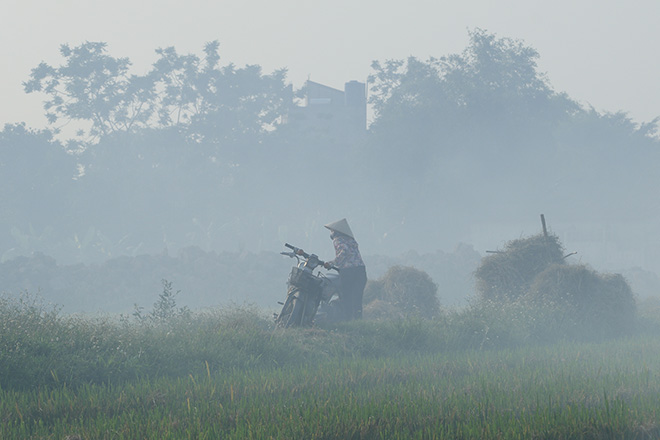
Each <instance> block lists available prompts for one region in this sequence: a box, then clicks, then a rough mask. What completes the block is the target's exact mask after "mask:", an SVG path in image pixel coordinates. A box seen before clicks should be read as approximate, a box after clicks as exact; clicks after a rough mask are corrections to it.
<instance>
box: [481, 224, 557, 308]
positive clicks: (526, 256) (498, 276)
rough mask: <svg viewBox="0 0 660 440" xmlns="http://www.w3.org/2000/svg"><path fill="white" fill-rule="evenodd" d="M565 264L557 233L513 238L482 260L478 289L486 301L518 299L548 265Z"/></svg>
mask: <svg viewBox="0 0 660 440" xmlns="http://www.w3.org/2000/svg"><path fill="white" fill-rule="evenodd" d="M563 263H564V249H563V246H562V245H561V243H560V242H559V239H558V238H557V237H556V236H555V235H548V236H544V235H543V234H538V235H534V236H531V237H528V238H521V239H517V240H513V241H510V242H509V243H507V245H506V247H505V249H504V250H503V251H499V252H497V253H494V254H491V255H489V256H487V257H485V258H483V259H482V261H481V264H480V265H479V267H478V268H477V270H476V271H475V278H476V281H477V285H476V287H477V292H478V294H479V295H480V297H481V298H482V299H485V300H491V301H498V300H502V299H507V300H515V299H517V298H520V297H522V296H523V295H524V294H525V293H526V292H527V290H528V289H529V286H530V285H531V284H532V282H533V281H534V278H535V277H536V276H537V275H538V274H539V273H541V272H543V271H544V270H545V269H546V268H547V267H548V266H550V265H552V264H563Z"/></svg>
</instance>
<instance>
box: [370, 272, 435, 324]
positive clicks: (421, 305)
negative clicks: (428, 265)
mask: <svg viewBox="0 0 660 440" xmlns="http://www.w3.org/2000/svg"><path fill="white" fill-rule="evenodd" d="M437 292H438V286H437V285H436V284H435V283H434V282H433V280H432V279H431V277H430V276H429V275H428V274H427V273H426V272H424V271H421V270H418V269H415V268H413V267H403V266H393V267H390V268H389V269H388V270H387V272H386V273H385V274H384V275H383V276H382V277H381V278H379V279H378V280H370V281H369V283H368V284H367V286H366V288H365V291H364V302H365V304H366V305H365V308H364V309H365V311H370V312H373V315H378V317H384V316H383V315H385V314H391V317H392V318H396V317H403V316H417V317H422V318H432V317H434V316H437V315H438V313H439V311H440V301H439V300H438V295H437Z"/></svg>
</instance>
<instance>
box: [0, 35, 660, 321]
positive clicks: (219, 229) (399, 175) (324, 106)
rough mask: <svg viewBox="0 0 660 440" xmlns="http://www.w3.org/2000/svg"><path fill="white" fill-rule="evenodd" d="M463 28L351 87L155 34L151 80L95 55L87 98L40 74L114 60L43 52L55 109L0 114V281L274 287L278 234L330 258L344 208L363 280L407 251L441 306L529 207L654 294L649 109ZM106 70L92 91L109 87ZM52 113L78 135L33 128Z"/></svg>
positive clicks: (147, 291) (530, 52) (124, 300)
mask: <svg viewBox="0 0 660 440" xmlns="http://www.w3.org/2000/svg"><path fill="white" fill-rule="evenodd" d="M465 34H466V35H467V36H468V41H467V43H466V44H465V46H464V47H462V48H458V49H456V50H455V51H454V52H449V53H439V54H437V58H416V57H411V58H406V57H403V58H401V59H399V60H391V59H381V60H378V62H376V63H374V64H373V65H372V68H371V71H370V72H369V73H370V75H371V76H370V78H369V81H368V82H366V81H365V80H364V79H362V78H355V77H347V78H345V80H344V84H343V85H342V86H339V87H337V86H336V85H334V86H333V85H328V84H324V83H322V82H316V81H307V82H305V83H304V85H303V86H302V87H296V86H294V85H293V84H291V82H290V79H289V78H288V77H287V72H284V71H277V70H273V71H268V70H266V69H263V68H261V67H260V66H256V67H255V66H253V67H249V66H233V65H231V64H230V63H231V60H226V61H222V62H218V60H217V59H215V58H214V57H213V56H214V55H219V53H221V52H222V51H221V50H219V52H218V45H215V46H214V45H213V44H208V45H206V46H205V47H204V50H203V51H198V52H196V53H194V54H188V56H190V57H193V58H194V59H196V61H195V62H191V63H190V66H193V67H191V68H190V69H189V70H186V69H183V68H181V67H177V64H176V62H186V61H185V60H186V59H185V57H184V55H186V54H185V53H179V52H178V51H176V48H172V50H171V51H167V50H164V51H162V52H160V53H159V59H158V60H157V61H156V62H154V64H153V65H152V67H151V68H148V69H151V70H145V71H143V72H141V73H137V75H138V76H139V75H143V76H140V77H139V78H138V79H140V80H141V81H143V83H142V84H143V87H145V90H147V86H144V83H145V82H146V81H153V83H151V84H150V85H149V86H151V87H153V88H152V89H149V90H150V93H152V95H146V94H145V95H138V94H135V95H130V93H132V92H131V90H133V89H132V88H131V87H129V86H130V85H132V84H133V83H131V81H134V79H133V77H131V76H130V75H129V74H128V72H132V71H131V70H130V65H127V66H126V69H127V70H126V71H121V69H120V70H119V71H117V72H114V75H116V76H115V78H114V79H113V80H116V82H115V83H113V86H116V87H117V88H118V90H121V93H124V94H125V95H123V96H124V97H125V101H121V102H119V103H118V104H114V105H115V107H112V108H107V107H105V106H107V105H108V104H107V102H108V101H107V100H106V101H104V100H103V99H101V100H100V101H95V100H94V99H95V98H93V97H91V96H90V95H85V94H84V93H82V92H76V91H75V90H76V89H72V90H74V91H73V92H72V91H71V90H69V91H68V92H67V93H68V94H66V99H67V101H66V102H67V103H71V102H73V103H74V104H75V103H77V104H81V105H82V104H84V105H87V106H88V107H89V108H90V109H91V110H90V112H89V113H88V114H85V113H84V112H79V111H78V110H77V107H75V106H72V107H67V106H66V105H63V104H62V95H58V93H60V92H58V91H57V90H56V89H55V91H53V89H49V88H48V87H47V86H48V84H49V83H48V81H49V80H57V81H59V82H58V84H67V82H68V83H70V84H74V83H76V81H82V82H83V83H85V82H87V84H88V85H90V87H94V85H95V84H97V83H95V82H94V81H96V77H94V76H93V75H89V73H86V72H87V71H86V70H85V68H86V67H89V66H93V65H94V64H93V62H94V61H99V60H101V61H103V62H107V61H117V58H115V56H114V55H113V54H111V53H109V52H108V50H107V47H105V46H92V45H91V43H84V44H81V45H79V46H74V45H72V46H65V47H64V49H63V50H62V51H61V59H60V60H59V61H58V62H56V63H53V66H52V67H53V69H51V70H33V71H32V73H31V75H30V76H28V77H26V78H25V79H24V81H25V88H24V91H26V92H28V95H29V96H30V97H33V96H35V95H38V96H40V97H41V98H42V99H43V100H44V102H45V103H47V107H48V108H49V109H50V110H49V112H50V113H51V115H52V117H53V118H54V119H56V120H57V123H56V124H54V125H52V126H42V127H33V126H30V125H26V124H13V125H12V124H8V125H6V126H5V128H4V131H3V132H2V138H0V141H1V147H2V150H1V151H2V153H1V154H2V155H3V156H2V157H1V158H0V164H1V165H2V179H3V192H2V201H3V206H4V207H5V212H4V215H3V217H2V219H1V221H2V232H1V234H0V254H1V256H2V273H3V274H4V275H3V276H4V279H3V288H4V289H6V290H9V291H13V292H16V291H20V290H22V289H29V290H38V291H41V292H42V293H43V294H44V295H46V296H49V295H50V296H51V299H53V300H55V301H56V302H59V303H66V306H65V307H67V308H68V307H72V308H76V310H85V309H102V310H117V309H119V310H125V309H126V307H131V306H132V305H133V303H135V302H141V303H143V304H144V302H145V301H146V302H147V304H148V301H150V299H149V298H152V297H155V296H156V295H157V294H158V289H159V288H160V283H161V280H162V279H168V280H170V281H172V282H173V283H174V287H175V289H181V290H182V292H183V295H182V297H183V301H184V302H186V303H188V304H191V305H196V306H209V305H213V304H218V303H223V302H227V301H241V300H246V301H256V302H259V303H260V304H267V303H268V301H269V299H272V301H273V303H274V302H275V301H277V300H279V299H281V296H282V295H283V291H284V283H285V281H286V276H287V271H288V267H289V266H290V262H289V261H287V260H286V259H285V258H284V257H281V256H279V255H278V254H277V252H279V251H280V250H283V245H284V243H292V244H294V245H296V246H298V247H302V248H304V249H305V250H307V251H308V252H313V253H316V254H318V255H319V256H320V257H321V258H324V259H330V258H332V257H333V254H334V252H333V248H332V243H331V241H330V239H329V237H328V232H327V230H326V229H325V228H324V227H323V225H324V224H326V223H328V222H331V221H335V220H338V219H340V218H344V217H345V218H347V219H348V221H349V222H350V224H351V228H352V229H353V231H354V232H355V234H356V238H357V240H358V242H359V244H360V249H361V252H362V254H363V255H364V256H365V260H366V261H367V263H368V266H370V267H368V268H367V270H368V275H369V276H370V277H371V278H375V277H378V276H380V275H382V274H383V273H384V272H385V270H386V269H387V267H389V266H390V265H395V264H409V265H414V266H416V267H418V268H420V269H423V270H425V271H427V272H428V273H429V274H430V275H431V277H432V278H433V279H434V281H435V282H436V283H437V284H438V285H439V289H438V292H439V295H440V300H441V303H443V304H445V305H460V304H465V302H466V301H467V299H468V298H469V297H470V295H472V294H473V291H472V289H471V281H470V274H471V272H472V271H473V270H474V269H475V267H476V265H477V264H478V260H479V258H478V257H479V255H482V256H483V255H485V253H486V251H488V250H497V249H499V248H501V247H502V246H504V245H505V244H506V243H507V242H508V241H510V240H512V239H516V238H520V237H523V236H528V235H534V234H537V233H538V232H539V231H540V228H541V225H540V220H539V216H540V214H544V216H545V218H546V219H547V220H548V225H549V227H550V230H551V232H552V233H554V234H556V235H557V236H558V237H559V238H560V240H561V242H562V243H563V245H564V247H565V250H566V253H567V254H568V253H575V255H573V256H572V257H571V261H576V262H582V263H585V264H588V265H591V266H593V267H594V268H595V269H597V270H599V271H614V272H620V273H623V274H624V275H625V276H627V277H628V278H629V280H630V282H631V283H632V285H633V287H634V289H635V290H636V293H637V294H638V295H639V296H640V297H647V296H653V295H655V294H656V293H657V292H656V291H655V289H656V288H658V287H659V286H660V282H658V274H660V252H659V251H658V250H657V249H658V248H659V247H658V244H659V243H658V241H659V238H658V234H657V232H656V225H655V218H657V215H658V214H659V213H660V212H659V211H660V206H659V204H658V201H657V197H655V196H654V193H653V189H654V188H657V186H658V183H660V182H658V177H657V172H656V168H657V166H656V164H657V163H658V151H659V150H658V147H659V146H660V145H659V140H658V137H657V131H656V128H657V126H656V122H657V121H650V122H639V121H636V120H634V119H632V118H631V117H630V116H629V115H628V114H627V113H626V109H611V110H610V111H601V110H596V109H595V108H593V107H591V106H589V105H585V104H582V103H581V102H579V101H578V100H577V99H575V98H573V97H572V96H569V95H568V94H566V93H562V92H559V91H557V90H556V88H555V86H554V85H553V84H552V82H551V81H550V80H549V79H548V78H547V77H546V76H545V74H544V72H543V71H541V70H540V68H539V67H538V66H539V64H541V60H543V54H542V53H539V52H537V51H536V49H535V48H534V47H532V46H531V45H529V44H528V43H527V42H525V41H522V40H519V39H517V38H516V36H515V35H514V36H510V37H509V36H500V35H496V34H493V33H491V32H490V31H488V30H484V29H480V28H474V29H471V30H469V31H467V32H466V33H465ZM220 46H221V44H220ZM214 51H215V52H214ZM67 63H68V64H67ZM108 65H110V64H108ZM58 66H62V67H63V68H62V69H57V67H58ZM33 67H37V66H36V64H35V66H33ZM64 67H67V68H66V69H65V68H64ZM195 69H196V70H195ZM204 69H206V70H204ZM190 71H193V72H194V75H193V74H190ZM44 72H45V73H44ZM208 72H211V73H208ZM109 75H110V76H112V75H113V73H110V74H109ZM186 75H192V76H186ZM205 75H206V76H205ZM154 78H156V79H154ZM175 80H176V81H179V86H177V87H181V88H180V89H178V88H177V87H172V84H174V83H175ZM186 81H189V83H186ZM204 81H206V83H204V86H200V85H199V84H200V82H204ZM180 83H183V86H181V85H180ZM109 84H111V82H108V83H106V84H103V87H99V88H98V90H99V94H100V95H101V97H103V94H104V93H106V94H107V96H112V93H119V92H116V91H113V90H112V89H111V88H110V86H109ZM123 86H126V87H125V88H124V89H122V87H123ZM186 86H190V90H194V93H196V95H195V97H194V99H192V100H190V101H186V100H185V99H187V98H185V94H184V93H183V92H179V90H184V89H185V87H186ZM205 87H206V88H205ZM223 87H224V88H223ZM76 93H78V94H76ZM190 93H193V92H190ZM145 96H147V97H145ZM136 104H144V107H148V108H150V109H151V110H150V111H151V113H145V111H144V110H139V109H140V108H141V106H140V105H136ZM99 115H101V116H99ZM68 121H71V122H70V123H71V124H73V125H74V126H76V127H79V128H81V129H82V130H83V131H84V133H80V134H78V133H76V134H70V135H67V136H64V135H63V133H65V132H66V131H63V132H59V133H56V135H55V137H51V136H50V132H48V131H47V129H51V128H53V127H56V126H60V125H62V124H66V123H68ZM129 122H130V123H129ZM109 274H112V276H111V275H109ZM101 280H103V281H101ZM242 280H243V281H244V282H241V281H242ZM81 286H83V287H81ZM85 289H88V290H90V291H89V292H88V293H84V290H85ZM67 292H68V293H67ZM73 292H75V294H74V293H73ZM121 292H123V293H121ZM85 295H89V296H88V297H86V296H85ZM150 295H151V296H150ZM109 299H113V300H114V299H116V300H117V301H121V305H117V304H113V303H112V301H109ZM136 300H139V301H136Z"/></svg>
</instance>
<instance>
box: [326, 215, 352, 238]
mask: <svg viewBox="0 0 660 440" xmlns="http://www.w3.org/2000/svg"><path fill="white" fill-rule="evenodd" d="M325 227H326V228H328V229H330V230H331V231H337V232H341V233H342V234H344V235H348V236H349V237H351V238H353V239H354V238H355V237H353V231H351V227H350V226H348V222H347V221H346V219H345V218H343V219H341V220H337V221H336V222H332V223H328V224H327V225H325Z"/></svg>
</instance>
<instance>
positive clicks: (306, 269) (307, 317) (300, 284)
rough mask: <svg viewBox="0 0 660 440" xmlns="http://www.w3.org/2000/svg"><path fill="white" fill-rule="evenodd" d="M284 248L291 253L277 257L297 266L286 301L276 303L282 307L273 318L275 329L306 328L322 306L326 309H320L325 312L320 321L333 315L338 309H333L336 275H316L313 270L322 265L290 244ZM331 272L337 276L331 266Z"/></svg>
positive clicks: (288, 283) (323, 264)
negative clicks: (290, 259)
mask: <svg viewBox="0 0 660 440" xmlns="http://www.w3.org/2000/svg"><path fill="white" fill-rule="evenodd" d="M284 246H285V247H287V248H289V249H291V252H280V254H282V255H286V256H287V257H290V258H295V259H296V260H297V264H296V265H295V266H293V267H292V268H291V272H290V273H289V279H288V281H287V286H288V288H287V294H286V300H285V301H284V302H283V303H282V302H278V303H279V304H281V305H282V311H281V312H280V313H279V314H278V315H276V316H275V326H276V327H277V328H289V327H309V326H311V325H312V324H313V323H314V322H315V319H314V318H315V317H316V315H317V312H318V311H319V306H321V305H323V306H325V307H323V308H322V309H325V311H324V312H323V313H322V316H323V318H326V319H327V318H328V317H329V316H331V315H335V314H336V312H335V310H336V309H337V307H336V306H335V305H334V304H335V303H336V298H335V297H338V296H339V294H340V291H341V285H340V281H339V274H338V273H336V274H332V273H327V274H323V273H322V272H321V271H318V272H317V273H316V274H315V273H314V270H315V269H316V268H317V267H319V266H321V267H323V266H325V262H324V261H321V260H319V257H317V256H316V255H314V254H308V253H306V252H304V251H303V250H302V249H300V248H297V247H295V246H292V245H290V244H289V243H285V244H284ZM300 257H302V259H301V258H300ZM330 269H333V270H335V271H336V272H339V269H337V268H336V267H334V266H331V267H330ZM333 298H335V300H334V301H333Z"/></svg>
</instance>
